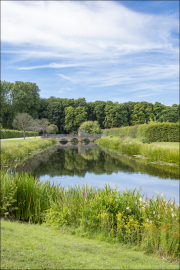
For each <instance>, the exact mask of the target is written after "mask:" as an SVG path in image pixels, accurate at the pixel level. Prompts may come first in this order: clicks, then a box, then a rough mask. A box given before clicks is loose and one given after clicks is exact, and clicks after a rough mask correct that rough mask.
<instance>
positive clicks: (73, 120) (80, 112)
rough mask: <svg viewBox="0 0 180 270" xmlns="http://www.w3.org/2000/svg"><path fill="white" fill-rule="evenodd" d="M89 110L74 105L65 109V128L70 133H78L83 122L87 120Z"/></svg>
mask: <svg viewBox="0 0 180 270" xmlns="http://www.w3.org/2000/svg"><path fill="white" fill-rule="evenodd" d="M86 115H87V112H86V111H85V108H83V107H77V108H73V107H72V106H70V107H68V108H66V110H65V129H66V130H67V132H69V133H74V134H75V133H77V130H78V128H79V126H80V125H81V123H83V122H85V121H86V120H87V118H86Z"/></svg>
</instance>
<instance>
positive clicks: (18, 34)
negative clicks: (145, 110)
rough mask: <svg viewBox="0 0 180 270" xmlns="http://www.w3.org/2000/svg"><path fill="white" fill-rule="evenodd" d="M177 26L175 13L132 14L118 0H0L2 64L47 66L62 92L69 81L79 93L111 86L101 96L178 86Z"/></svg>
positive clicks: (29, 70)
mask: <svg viewBox="0 0 180 270" xmlns="http://www.w3.org/2000/svg"><path fill="white" fill-rule="evenodd" d="M32 14H33V17H32ZM178 27H179V20H178V17H177V16H176V15H174V14H172V15H169V14H167V15H165V14H164V15H155V14H154V15H153V14H147V13H146V14H145V13H142V12H141V13H140V12H135V11H133V10H132V9H129V8H126V7H125V6H123V5H121V4H120V3H119V2H115V1H2V3H1V40H2V55H3V56H4V58H3V61H2V68H3V70H5V68H6V72H7V70H8V69H9V70H10V69H12V68H13V69H14V70H15V72H17V73H16V74H18V75H19V74H27V75H28V74H33V76H35V74H40V72H41V70H43V71H42V73H43V72H45V71H46V69H48V72H47V73H46V74H47V78H48V76H49V80H50V81H51V82H52V81H53V79H54V80H57V82H56V85H55V87H57V91H62V92H61V93H67V92H68V90H67V89H72V85H73V87H74V89H83V90H82V93H84V89H86V90H87V89H88V92H90V90H91V91H92V92H93V91H95V90H96V93H97V92H100V91H106V90H105V89H106V88H107V89H108V90H107V91H109V89H110V87H111V88H112V89H114V90H113V91H111V93H110V94H109V93H105V94H104V96H105V97H106V96H108V95H109V96H111V98H112V99H113V98H115V97H114V96H113V95H117V97H118V95H119V93H129V95H130V94H131V93H132V94H133V93H134V94H135V93H136V92H137V93H138V94H137V96H139V97H143V96H144V97H145V94H143V93H142V92H141V91H144V90H146V91H148V93H147V95H146V96H147V97H148V96H151V95H156V93H160V92H162V91H163V90H164V91H168V89H170V90H169V91H178V78H179V63H178V59H179V47H178V46H179V45H178V44H179V34H178V33H179V28H178ZM58 69H59V71H58ZM33 72H34V73H33ZM38 72H39V73H38ZM42 73H41V74H42ZM43 74H44V73H43ZM57 75H58V76H57ZM31 76H32V75H31ZM33 76H32V77H33ZM39 76H40V75H39ZM39 76H38V80H39V79H40V78H39ZM41 76H42V75H41ZM52 77H53V79H52ZM61 84H62V85H61ZM60 85H61V89H60V88H59V86H60ZM44 87H46V86H45V85H44ZM75 87H77V88H75ZM46 89H47V87H46ZM59 89H60V90H59ZM65 89H66V90H65ZM115 89H116V90H115ZM152 89H153V90H152ZM46 91H47V90H46ZM77 91H80V90H77ZM152 91H153V93H152ZM74 92H75V91H74ZM100 95H101V93H100ZM101 96H102V95H101ZM125 99H126V98H125ZM121 100H123V98H122V99H121Z"/></svg>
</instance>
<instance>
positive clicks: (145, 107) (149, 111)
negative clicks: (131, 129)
mask: <svg viewBox="0 0 180 270" xmlns="http://www.w3.org/2000/svg"><path fill="white" fill-rule="evenodd" d="M150 120H154V112H153V104H152V103H148V102H145V101H142V102H138V103H137V104H136V105H135V106H134V109H133V113H132V124H133V125H136V124H145V123H146V124H147V123H148V122H149V121H150Z"/></svg>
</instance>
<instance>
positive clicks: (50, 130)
mask: <svg viewBox="0 0 180 270" xmlns="http://www.w3.org/2000/svg"><path fill="white" fill-rule="evenodd" d="M47 132H48V133H49V134H56V133H57V132H58V127H57V126H56V125H54V124H52V125H50V126H48V128H47Z"/></svg>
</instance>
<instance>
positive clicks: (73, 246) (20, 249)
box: [1, 219, 179, 269]
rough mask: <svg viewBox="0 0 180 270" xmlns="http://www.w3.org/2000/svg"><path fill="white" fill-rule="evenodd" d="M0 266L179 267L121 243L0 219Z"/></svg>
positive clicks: (54, 267) (86, 267)
mask: <svg viewBox="0 0 180 270" xmlns="http://www.w3.org/2000/svg"><path fill="white" fill-rule="evenodd" d="M1 269H179V265H178V264H176V263H169V262H167V260H165V259H164V260H162V259H160V258H158V257H156V256H155V255H154V254H153V255H147V254H145V253H144V252H142V251H134V250H133V248H128V247H127V246H122V245H121V244H110V243H107V242H103V241H98V240H91V239H85V238H82V237H78V236H75V235H69V234H65V233H63V231H61V232H60V231H58V230H55V229H52V228H49V227H47V226H45V225H32V224H28V223H20V222H17V221H15V222H10V221H8V220H4V219H2V220H1Z"/></svg>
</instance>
